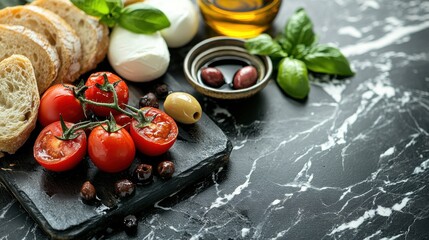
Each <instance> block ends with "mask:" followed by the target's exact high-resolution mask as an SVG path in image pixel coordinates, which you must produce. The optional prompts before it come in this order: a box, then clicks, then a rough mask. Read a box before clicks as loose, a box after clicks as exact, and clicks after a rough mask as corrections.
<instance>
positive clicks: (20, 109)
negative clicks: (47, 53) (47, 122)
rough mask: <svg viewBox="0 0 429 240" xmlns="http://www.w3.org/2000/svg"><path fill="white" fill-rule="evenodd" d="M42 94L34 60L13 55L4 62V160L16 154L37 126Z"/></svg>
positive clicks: (0, 116) (0, 143) (0, 111)
mask: <svg viewBox="0 0 429 240" xmlns="http://www.w3.org/2000/svg"><path fill="white" fill-rule="evenodd" d="M39 105H40V96H39V91H38V90H37V81H36V76H35V74H34V70H33V65H32V64H31V61H30V60H29V59H28V58H27V57H25V56H23V55H12V56H10V57H8V58H6V59H4V60H3V61H1V62H0V157H2V156H4V153H9V154H14V153H15V152H16V151H17V150H18V149H19V148H20V147H21V146H22V145H23V144H24V143H25V142H26V141H27V139H28V138H29V137H30V134H31V132H32V131H33V130H34V128H35V127H36V122H37V111H38V108H39Z"/></svg>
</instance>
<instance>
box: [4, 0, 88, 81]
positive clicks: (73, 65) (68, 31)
mask: <svg viewBox="0 0 429 240" xmlns="http://www.w3.org/2000/svg"><path fill="white" fill-rule="evenodd" d="M0 24H10V25H21V26H24V27H27V28H29V29H31V30H33V31H35V32H37V33H40V34H41V35H43V36H45V37H46V39H47V40H48V41H49V42H50V43H51V45H52V46H55V48H56V49H57V52H58V56H59V57H60V62H61V66H60V70H59V72H58V76H57V79H56V80H55V82H57V83H62V82H64V83H70V82H73V81H74V80H76V79H77V78H78V77H79V73H80V63H79V60H80V58H81V54H82V52H81V44H80V40H79V38H78V37H77V35H76V33H75V31H74V30H73V29H72V28H71V27H70V25H69V24H67V23H66V22H65V21H64V20H63V19H62V18H61V17H60V16H58V15H56V14H55V13H53V12H51V11H49V10H46V9H43V8H40V7H37V6H32V5H24V6H15V7H7V8H4V9H2V10H0Z"/></svg>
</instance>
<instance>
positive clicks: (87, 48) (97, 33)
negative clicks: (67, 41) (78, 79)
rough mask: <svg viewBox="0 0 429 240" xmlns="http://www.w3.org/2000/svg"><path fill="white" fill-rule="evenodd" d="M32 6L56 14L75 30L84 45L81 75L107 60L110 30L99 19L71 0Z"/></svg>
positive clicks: (50, 0)
mask: <svg viewBox="0 0 429 240" xmlns="http://www.w3.org/2000/svg"><path fill="white" fill-rule="evenodd" d="M31 4H32V5H35V6H39V7H42V8H45V9H48V10H50V11H52V12H54V13H55V14H57V15H58V16H60V17H62V18H63V19H64V20H65V21H66V22H67V23H68V24H69V25H70V26H71V27H72V28H73V29H74V30H75V32H76V33H77V35H78V36H79V38H80V41H81V45H82V58H81V62H80V63H81V71H80V73H81V74H83V73H86V72H88V71H90V70H93V69H94V68H96V66H97V65H98V64H99V63H100V62H101V61H103V60H104V59H105V57H106V54H107V50H108V45H109V28H108V27H107V26H106V25H105V24H101V23H100V22H99V21H98V19H97V18H94V17H92V16H89V15H87V14H86V13H85V12H83V11H82V10H80V9H79V8H77V7H76V6H74V5H73V4H72V3H71V2H70V1H69V0H36V1H33V2H32V3H31Z"/></svg>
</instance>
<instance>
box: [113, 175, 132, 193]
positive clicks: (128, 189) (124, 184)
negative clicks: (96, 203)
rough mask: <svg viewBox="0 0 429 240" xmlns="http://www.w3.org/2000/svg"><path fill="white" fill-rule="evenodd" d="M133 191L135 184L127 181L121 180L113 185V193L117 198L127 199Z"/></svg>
mask: <svg viewBox="0 0 429 240" xmlns="http://www.w3.org/2000/svg"><path fill="white" fill-rule="evenodd" d="M134 191H135V184H134V183H133V182H131V181H130V180H128V179H122V180H119V181H117V182H116V183H115V193H116V194H117V195H118V196H119V197H127V196H130V195H131V194H133V193H134Z"/></svg>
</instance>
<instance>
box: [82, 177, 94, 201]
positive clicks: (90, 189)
mask: <svg viewBox="0 0 429 240" xmlns="http://www.w3.org/2000/svg"><path fill="white" fill-rule="evenodd" d="M80 196H81V198H82V199H83V200H84V201H88V202H90V201H93V200H95V197H96V191H95V187H94V185H92V184H91V182H89V181H86V182H84V183H83V185H82V188H81V189H80Z"/></svg>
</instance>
